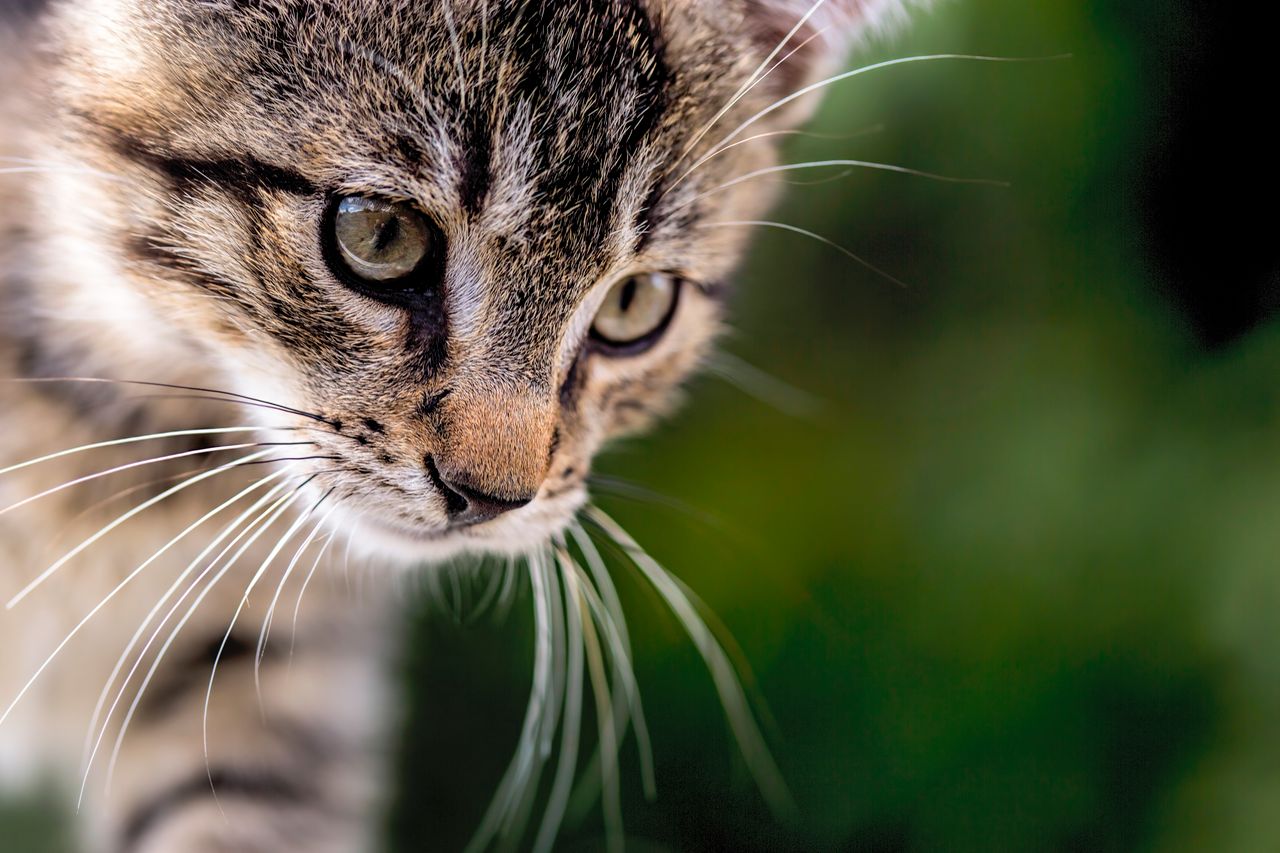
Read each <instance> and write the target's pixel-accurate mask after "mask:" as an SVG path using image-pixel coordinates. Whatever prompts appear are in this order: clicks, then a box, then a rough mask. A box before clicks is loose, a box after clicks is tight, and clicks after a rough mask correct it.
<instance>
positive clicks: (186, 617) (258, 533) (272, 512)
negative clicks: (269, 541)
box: [104, 474, 316, 808]
mask: <svg viewBox="0 0 1280 853" xmlns="http://www.w3.org/2000/svg"><path fill="white" fill-rule="evenodd" d="M315 476H316V475H314V474H313V475H311V476H310V477H308V479H307V480H305V481H304V482H303V483H302V484H301V485H299V486H296V487H294V489H293V491H291V492H286V493H285V495H284V496H283V497H280V498H278V499H277V500H276V502H275V503H274V504H272V505H271V507H269V508H268V509H267V510H266V511H265V512H264V513H263V514H262V515H260V516H259V517H258V518H257V519H256V520H255V521H254V522H253V523H252V524H250V525H249V526H248V527H246V528H245V529H244V530H242V531H241V532H240V534H239V535H238V536H237V537H236V539H235V540H233V541H232V542H231V544H230V545H228V546H227V548H225V549H224V550H223V552H222V554H225V553H226V552H227V551H229V550H230V549H231V548H232V547H234V546H235V543H236V542H237V541H239V540H240V539H241V538H243V537H244V536H245V535H246V534H248V533H249V531H251V530H252V531H253V535H252V536H250V537H249V538H248V539H247V540H246V541H245V542H244V544H242V545H241V546H240V548H239V550H237V551H236V553H235V554H234V555H232V557H231V559H230V560H228V561H227V562H226V563H224V564H223V565H222V566H221V567H220V568H219V569H218V571H217V573H216V574H215V575H214V576H213V577H212V578H211V579H210V580H209V582H208V583H207V584H206V585H205V587H204V589H202V590H201V591H200V593H199V594H198V595H197V596H196V597H195V599H194V600H193V601H192V603H191V606H190V607H189V608H187V612H186V613H184V614H183V616H182V618H181V619H180V620H178V623H177V624H176V625H175V626H174V628H173V630H172V631H171V632H170V633H169V636H168V637H167V638H166V639H165V641H164V643H163V644H162V645H161V647H160V649H159V650H158V651H157V652H156V657H155V659H154V660H153V661H152V663H151V666H150V668H149V669H148V670H147V673H146V675H145V676H144V677H143V679H142V683H141V684H140V685H139V687H138V690H137V692H135V693H134V697H133V701H132V703H131V704H130V705H129V710H128V711H127V712H126V713H125V717H124V721H123V722H122V723H121V726H120V731H119V732H118V733H117V734H116V738H115V743H114V745H113V746H112V750H111V759H110V761H109V762H108V764H107V781H106V790H107V792H108V793H109V792H110V790H111V780H112V779H113V778H114V777H115V768H116V764H117V762H118V761H119V759H120V750H121V747H122V746H123V745H124V738H125V734H126V733H127V732H128V730H129V723H130V722H131V721H132V720H133V717H134V715H135V714H136V713H137V710H138V706H139V705H140V704H141V703H142V697H143V695H144V694H145V693H146V690H147V687H148V686H149V685H150V684H151V680H152V678H154V677H155V674H156V671H157V670H158V669H159V668H160V664H161V663H162V662H163V660H164V657H165V654H166V653H167V652H168V650H169V648H170V646H172V645H173V643H174V641H175V640H176V639H177V638H178V635H179V634H180V633H181V632H182V629H183V628H184V627H186V624H187V622H189V621H190V620H191V617H192V616H194V615H195V613H196V611H198V610H199V608H200V605H201V604H202V603H203V602H204V600H205V598H207V597H208V595H209V593H210V592H212V591H213V588H214V587H215V586H217V585H218V583H219V581H221V580H222V578H224V577H225V576H226V575H227V573H228V572H230V571H231V569H232V568H234V567H235V565H236V564H237V563H238V562H239V561H240V558H241V557H243V556H244V554H245V552H246V551H248V550H249V548H251V547H253V545H254V543H255V542H257V541H258V539H260V538H261V537H262V535H263V534H264V533H265V532H266V531H267V530H269V529H270V528H271V526H272V525H274V524H275V522H276V521H277V520H278V519H279V518H280V517H281V516H283V515H284V514H285V512H287V511H288V509H289V507H290V506H292V505H293V502H294V501H295V500H297V498H298V496H299V495H301V494H302V490H303V489H304V488H305V487H306V485H307V483H310V482H311V480H312V479H314V478H315ZM255 526H256V527H257V529H256V530H254V527H255ZM222 554H219V555H218V557H217V558H216V559H215V560H214V561H213V562H212V563H210V564H209V566H208V567H206V569H205V570H204V571H202V572H201V574H200V576H199V577H197V578H196V580H195V581H194V582H193V583H192V585H191V587H190V589H189V590H188V592H190V591H191V590H194V589H195V587H196V586H198V585H199V584H200V581H201V579H203V578H204V577H205V576H206V575H207V574H208V573H209V572H210V571H211V570H212V568H213V567H214V566H216V565H218V562H219V561H220V560H221V559H222ZM183 599H185V594H184V596H183ZM183 599H179V600H178V602H176V603H175V604H174V607H173V609H172V610H171V611H170V612H169V614H168V615H166V617H165V619H164V620H163V621H162V622H161V623H160V627H158V628H157V629H156V635H158V634H159V631H160V630H161V629H162V628H163V626H164V624H165V622H167V621H168V619H169V616H172V615H173V613H175V612H176V611H177V608H178V607H179V606H181V603H182V600H183ZM156 635H153V637H152V639H155V636H156ZM148 645H150V642H148ZM127 684H128V682H127V681H126V682H125V683H124V684H122V685H121V690H122V691H123V690H124V687H125V686H127ZM104 733H105V725H104ZM206 769H207V768H206ZM214 796H215V799H216V797H217V792H216V791H215V792H214ZM219 808H221V806H219Z"/></svg>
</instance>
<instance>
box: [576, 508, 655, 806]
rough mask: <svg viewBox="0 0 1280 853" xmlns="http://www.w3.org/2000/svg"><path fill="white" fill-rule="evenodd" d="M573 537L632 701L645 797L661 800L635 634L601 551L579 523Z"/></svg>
mask: <svg viewBox="0 0 1280 853" xmlns="http://www.w3.org/2000/svg"><path fill="white" fill-rule="evenodd" d="M569 535H570V536H572V537H573V540H574V542H575V543H576V544H577V545H578V548H579V550H581V551H582V556H583V558H584V559H585V560H586V563H587V569H588V570H589V571H590V572H591V577H592V579H593V580H594V581H595V592H596V594H597V595H598V597H599V599H600V604H601V607H602V609H603V614H604V615H607V616H608V622H609V625H608V629H609V630H608V632H607V633H608V634H609V640H610V645H611V646H612V647H613V652H612V657H613V661H614V666H615V668H616V669H617V672H618V676H619V677H621V678H622V680H623V683H624V685H625V686H626V687H627V692H628V697H629V700H630V701H629V704H630V710H631V719H632V725H633V727H634V729H635V733H636V751H637V753H638V754H639V757H640V779H641V783H642V785H643V786H644V793H645V797H646V798H648V799H649V800H653V799H655V798H656V797H657V796H658V788H657V781H656V774H655V773H654V770H653V746H652V744H651V742H650V739H649V725H648V723H647V722H646V720H645V715H644V705H643V704H642V703H641V701H640V687H639V685H638V684H637V683H636V678H635V672H634V670H633V669H632V660H633V654H632V651H631V639H630V635H631V632H630V629H629V628H628V626H627V617H626V614H625V612H624V611H623V609H622V600H621V599H620V598H619V597H618V590H617V587H615V586H614V584H613V578H612V577H611V576H610V575H609V569H608V567H607V566H606V565H605V562H604V558H603V557H601V556H600V551H599V549H597V548H596V546H595V543H594V542H592V541H591V537H590V536H588V535H587V532H586V531H585V530H583V529H582V526H581V525H580V524H577V523H576V522H575V523H574V524H573V525H572V526H570V528H569ZM584 588H585V589H587V591H588V594H589V595H590V593H591V585H589V584H584ZM602 624H603V623H602Z"/></svg>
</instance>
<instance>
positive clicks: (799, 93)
mask: <svg viewBox="0 0 1280 853" xmlns="http://www.w3.org/2000/svg"><path fill="white" fill-rule="evenodd" d="M1065 58H1066V57H1065V56H1051V57H1011V56H977V55H971V54H961V53H935V54H929V55H925V56H903V57H899V58H897V59H888V60H885V61H883V62H875V63H872V64H871V65H864V66H862V67H860V68H855V69H853V70H852V71H845V72H844V73H842V74H836V75H834V76H832V77H828V78H826V79H825V80H819V81H818V82H817V83H811V84H809V85H808V86H804V87H802V88H800V89H797V90H796V91H795V92H792V93H791V94H790V95H787V96H785V97H783V98H779V99H778V100H776V101H774V102H773V103H772V104H770V105H769V106H767V107H765V108H764V109H762V110H760V111H759V112H757V113H756V114H755V115H753V116H751V117H750V118H749V119H747V120H746V121H744V122H742V124H740V125H738V126H737V127H736V128H734V129H733V131H732V132H730V133H729V134H728V135H727V136H725V137H723V138H722V139H721V140H720V141H719V142H718V143H716V145H715V148H719V147H721V146H722V145H724V144H725V143H727V142H730V141H732V140H734V139H736V138H737V136H738V134H740V133H742V132H743V131H744V130H746V129H747V128H748V127H750V126H751V125H753V124H755V123H756V122H758V121H760V120H761V119H763V118H764V117H765V116H767V115H769V114H771V113H773V112H776V111H777V110H780V109H782V108H783V107H785V106H786V105H787V104H790V103H793V102H794V101H796V100H798V99H799V98H803V97H804V96H805V95H808V94H810V93H812V92H817V91H818V90H820V89H824V88H826V87H827V86H831V85H833V84H835V83H840V82H842V81H844V80H849V79H851V78H853V77H858V76H860V75H863V74H869V73H871V72H872V71H879V70H880V69H883V68H891V67H893V66H896V65H908V64H912V63H917V62H946V61H966V62H1044V61H1052V60H1055V59H1065Z"/></svg>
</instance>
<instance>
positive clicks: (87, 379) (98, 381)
mask: <svg viewBox="0 0 1280 853" xmlns="http://www.w3.org/2000/svg"><path fill="white" fill-rule="evenodd" d="M3 381H5V382H15V383H23V384H30V385H39V384H52V383H58V382H79V383H84V384H89V385H132V386H134V387H140V388H166V389H168V390H170V391H191V392H193V393H196V394H213V395H214V396H217V397H228V398H230V399H234V400H242V401H244V402H246V403H260V404H262V405H264V406H268V407H270V408H272V409H275V410H277V411H280V412H284V413H286V414H290V415H297V416H298V417H301V418H307V419H308V420H313V421H318V422H320V423H326V424H327V423H328V422H329V419H328V418H325V417H324V416H322V415H318V414H316V413H315V412H307V411H303V410H302V409H295V408H293V407H292V406H286V405H283V404H282V403H275V402H272V401H271V400H263V399H261V398H258V397H249V396H246V395H244V394H237V393H236V392H234V391H223V390H221V389H219V388H203V387H200V386H198V385H176V384H174V383H171V382H148V381H144V380H140V379H105V378H102V377H97V376H41V377H35V378H19V379H5V380H3Z"/></svg>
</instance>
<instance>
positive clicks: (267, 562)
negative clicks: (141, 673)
mask: <svg viewBox="0 0 1280 853" xmlns="http://www.w3.org/2000/svg"><path fill="white" fill-rule="evenodd" d="M313 479H315V475H312V477H310V478H308V479H307V480H306V481H305V482H304V483H303V484H302V485H301V486H299V487H298V491H297V492H296V493H295V497H294V499H295V500H296V498H297V497H298V496H300V495H301V494H302V490H303V489H304V488H306V486H307V484H308V483H310V482H311V481H312V480H313ZM332 494H333V490H332V489H330V490H329V491H328V492H325V494H324V495H323V496H322V497H321V498H320V500H318V501H316V502H315V504H314V505H312V507H311V508H310V509H309V510H307V511H306V512H305V513H303V514H302V515H300V516H298V518H297V519H295V520H294V522H293V524H291V525H289V529H288V530H287V531H285V534H284V535H283V536H281V537H280V539H279V541H277V542H276V544H275V546H274V547H273V548H272V549H271V551H270V552H269V553H268V554H267V556H266V558H265V559H263V561H262V564H261V565H259V566H258V569H257V571H255V572H254V573H253V577H252V578H251V579H250V580H249V584H248V586H246V587H245V590H244V594H243V595H242V596H240V603H239V604H237V605H236V609H235V612H234V613H232V614H231V621H230V623H229V624H228V625H227V631H226V633H225V634H223V635H222V642H221V643H220V644H219V645H218V651H217V653H216V654H215V655H214V656H213V665H212V666H211V667H210V668H209V686H208V687H207V688H206V689H205V692H204V708H203V713H202V717H201V720H202V722H201V735H202V739H203V742H204V760H205V769H206V770H209V784H210V785H212V784H213V771H212V769H210V767H209V703H210V701H211V700H212V699H213V682H214V679H215V678H216V677H217V675H218V664H219V662H221V660H222V653H223V652H224V651H226V648H227V643H228V642H229V641H230V640H231V632H232V631H234V630H235V627H236V622H237V621H238V620H239V619H240V614H241V613H242V612H243V611H244V607H245V605H246V604H248V602H249V596H250V595H251V594H252V593H253V590H254V588H255V587H257V585H258V582H259V581H260V580H262V576H263V575H265V574H266V573H267V570H268V569H270V567H271V564H272V563H273V562H274V561H275V558H276V557H278V556H279V555H280V552H281V551H282V550H284V547H285V545H287V544H288V543H289V541H290V540H292V539H293V537H294V535H295V534H296V533H297V532H298V531H299V530H301V529H302V527H303V526H304V525H306V523H307V522H308V521H309V520H310V519H311V516H312V515H313V514H314V513H315V511H316V510H317V509H318V508H319V507H320V504H322V503H324V502H325V501H326V500H328V499H329V496H330V495H332ZM290 504H292V500H291V501H290ZM290 504H286V505H285V507H286V508H287V507H288V506H289V505H290Z"/></svg>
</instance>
